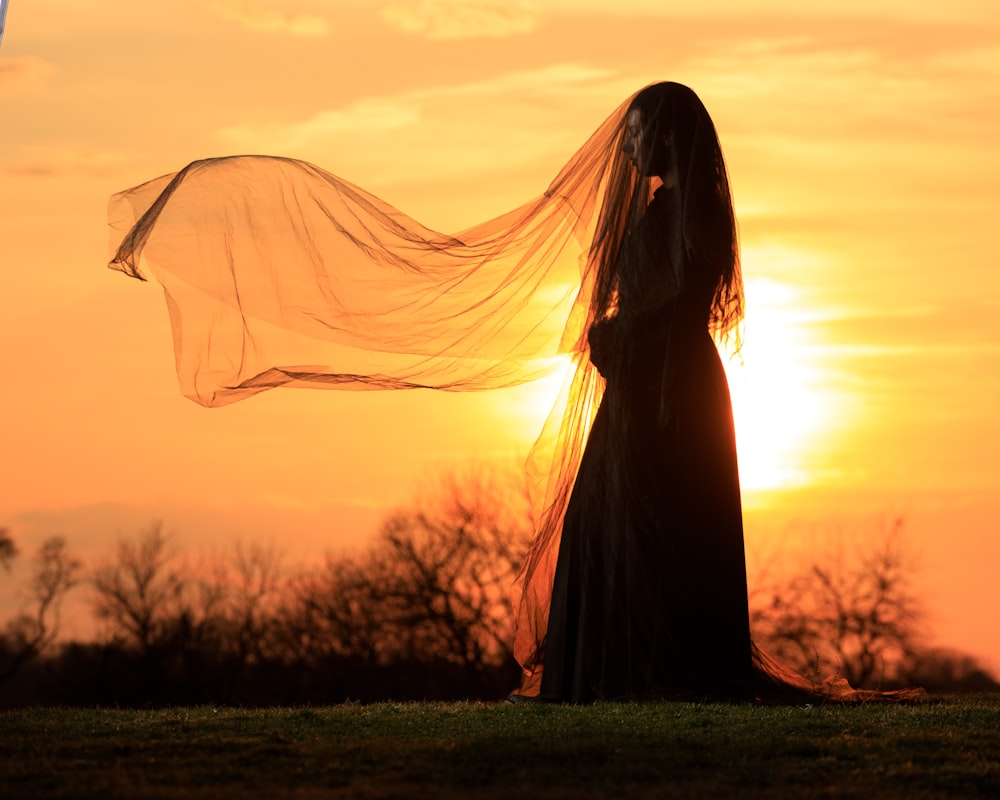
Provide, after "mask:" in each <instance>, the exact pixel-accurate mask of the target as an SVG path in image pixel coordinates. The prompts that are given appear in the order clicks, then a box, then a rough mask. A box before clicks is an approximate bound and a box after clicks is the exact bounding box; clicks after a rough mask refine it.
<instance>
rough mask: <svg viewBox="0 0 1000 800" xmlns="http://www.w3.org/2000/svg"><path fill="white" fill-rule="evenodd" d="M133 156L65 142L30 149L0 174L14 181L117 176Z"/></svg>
mask: <svg viewBox="0 0 1000 800" xmlns="http://www.w3.org/2000/svg"><path fill="white" fill-rule="evenodd" d="M128 161H129V157H127V156H125V155H123V154H122V153H119V152H115V151H109V150H95V149H92V148H83V147H79V146H74V145H67V144H63V143H54V144H51V145H47V146H45V147H35V148H29V149H27V150H26V151H24V152H22V154H21V155H20V156H19V157H15V158H13V159H12V160H10V161H9V162H7V163H0V174H3V175H6V176H8V177H11V178H62V177H66V176H68V175H81V176H84V177H88V178H101V177H105V176H107V175H112V174H114V173H115V172H116V171H117V170H118V169H119V168H120V167H121V166H122V165H123V164H126V163H127V162H128Z"/></svg>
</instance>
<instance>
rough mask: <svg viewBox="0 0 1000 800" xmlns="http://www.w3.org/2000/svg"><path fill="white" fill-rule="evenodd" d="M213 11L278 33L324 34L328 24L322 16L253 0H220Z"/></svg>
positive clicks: (249, 28)
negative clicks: (282, 9) (270, 5)
mask: <svg viewBox="0 0 1000 800" xmlns="http://www.w3.org/2000/svg"><path fill="white" fill-rule="evenodd" d="M214 8H215V10H216V12H218V13H219V14H220V15H222V16H223V17H225V18H226V19H229V20H232V21H234V22H237V23H239V24H240V25H242V26H243V27H244V28H247V29H248V30H251V31H258V32H260V33H280V34H286V35H289V36H326V35H327V34H328V33H329V32H330V24H329V22H328V21H327V20H326V19H325V18H324V17H320V16H316V15H314V14H309V13H306V12H291V13H286V12H284V11H278V10H277V9H275V8H271V7H269V6H266V5H264V4H263V3H260V2H256V1H255V0H220V1H219V2H217V3H216V4H215V6H214Z"/></svg>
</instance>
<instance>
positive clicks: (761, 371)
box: [494, 278, 844, 503]
mask: <svg viewBox="0 0 1000 800" xmlns="http://www.w3.org/2000/svg"><path fill="white" fill-rule="evenodd" d="M746 295H747V308H748V312H747V318H746V321H745V329H744V342H743V347H742V349H741V351H740V353H739V355H737V356H732V355H731V354H728V353H727V352H726V350H725V348H724V347H723V348H721V349H722V359H723V365H724V367H725V370H726V375H727V378H728V380H729V388H730V393H731V395H732V401H733V417H734V420H735V425H736V444H737V451H738V453H739V464H740V484H741V486H742V489H743V493H744V498H745V499H746V500H748V501H749V502H750V503H757V502H762V501H763V498H764V497H766V494H767V493H768V492H772V491H775V490H781V489H792V488H798V487H802V486H806V485H810V484H812V483H815V482H817V481H818V480H820V479H821V476H819V475H817V474H816V473H815V472H814V466H815V464H816V463H817V462H818V459H816V458H814V456H815V454H816V453H817V451H819V450H821V449H822V447H823V440H824V438H825V437H826V436H828V435H829V434H830V432H831V430H832V429H833V428H834V427H837V426H838V425H839V424H840V423H841V422H842V420H840V419H839V417H840V416H841V415H842V413H843V410H844V409H843V403H842V402H841V398H840V397H839V396H838V394H837V392H836V391H835V389H834V388H833V381H832V379H831V375H830V373H829V371H828V369H827V367H826V366H825V364H824V360H823V352H824V348H823V346H822V345H823V343H822V342H820V341H818V339H817V334H816V333H815V330H814V326H812V325H810V322H811V321H812V320H814V319H815V315H816V312H815V311H814V310H810V309H809V308H806V307H804V305H803V299H802V297H801V296H800V292H799V290H798V289H797V288H796V287H794V286H792V285H789V284H786V283H781V282H779V281H775V280H772V279H764V278H759V279H751V280H748V281H747V284H746ZM571 367H572V365H571V363H570V361H569V359H568V358H567V360H566V365H565V369H561V370H557V371H555V372H554V373H553V374H552V375H550V376H549V377H547V378H544V379H542V380H538V381H534V382H532V383H529V384H526V385H524V386H521V387H517V388H516V389H512V390H505V391H504V392H503V393H502V394H503V398H502V402H498V403H497V404H496V405H495V406H494V409H495V411H496V413H498V414H499V415H501V416H502V417H504V418H505V419H508V420H516V422H511V423H510V424H507V425H504V426H503V427H504V428H505V429H506V430H507V431H508V433H510V434H511V435H514V436H515V437H520V438H521V439H523V441H520V442H519V444H520V445H522V446H523V447H524V448H525V449H526V448H528V447H530V446H531V444H532V443H533V442H534V440H535V437H536V436H537V435H538V433H539V431H540V430H541V428H542V426H543V425H544V423H545V420H546V417H547V416H548V414H549V412H550V411H551V409H552V405H553V403H554V401H555V398H556V395H557V394H558V393H559V390H560V388H561V387H562V386H563V385H564V383H565V381H566V380H567V377H568V375H569V372H570V370H571Z"/></svg>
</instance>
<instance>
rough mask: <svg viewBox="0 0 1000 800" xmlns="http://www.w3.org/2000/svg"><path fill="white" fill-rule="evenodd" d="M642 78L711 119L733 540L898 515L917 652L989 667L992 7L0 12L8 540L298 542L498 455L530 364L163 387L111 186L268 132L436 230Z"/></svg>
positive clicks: (534, 427) (158, 340) (204, 6)
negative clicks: (911, 565) (687, 94)
mask: <svg viewBox="0 0 1000 800" xmlns="http://www.w3.org/2000/svg"><path fill="white" fill-rule="evenodd" d="M751 5H752V7H753V10H752V11H749V10H747V9H748V8H750V6H751ZM663 79H669V80H676V81H680V82H683V83H686V84H688V85H689V86H691V87H692V88H694V89H695V90H696V91H697V92H698V93H699V95H700V96H701V97H702V99H703V100H704V102H705V104H706V106H707V107H708V109H709V111H710V112H711V114H712V116H713V118H714V119H715V122H716V126H717V128H718V131H719V134H720V138H721V141H722V144H723V148H724V151H725V153H726V157H727V160H728V165H729V170H730V174H731V178H732V183H733V189H734V194H735V198H736V206H737V213H738V216H739V220H740V233H741V240H742V245H743V264H744V275H745V278H746V281H747V298H748V314H747V319H746V329H745V334H744V336H745V341H746V346H745V349H744V352H743V363H742V365H741V364H739V363H737V362H732V363H731V364H730V365H729V369H730V376H731V382H732V388H733V395H734V402H735V409H736V415H737V426H738V436H739V443H740V458H741V468H742V473H743V481H744V492H745V503H746V506H747V541H748V547H749V548H751V549H753V548H754V547H756V546H757V545H758V544H760V543H762V542H765V541H767V542H769V543H771V544H772V545H773V543H774V542H775V541H779V542H781V544H782V546H783V547H787V548H788V549H789V550H790V551H791V550H794V549H795V548H797V547H802V546H803V541H804V540H803V541H791V539H794V536H793V535H792V534H791V533H790V531H795V530H803V529H812V528H814V527H816V526H821V527H824V528H831V527H832V528H834V529H845V530H848V529H849V530H852V531H857V530H875V529H876V528H877V527H878V526H879V525H880V524H882V522H880V520H881V521H883V522H884V520H886V519H891V518H892V517H895V516H899V515H902V516H904V517H905V519H906V530H907V532H908V537H909V538H908V540H909V542H910V543H911V545H912V548H911V549H912V550H913V552H914V553H915V554H916V555H917V556H918V557H919V561H920V564H921V567H920V572H919V579H918V582H919V585H920V587H921V588H922V589H923V590H924V592H925V593H926V598H927V604H928V607H929V609H930V611H931V622H932V629H933V633H934V640H935V641H936V642H937V643H940V644H942V645H949V646H956V647H959V648H961V649H963V650H966V651H969V652H971V653H973V654H975V655H978V656H980V657H982V658H983V659H984V660H985V661H986V663H988V664H989V665H990V666H992V667H993V668H994V669H998V670H1000V623H998V622H997V620H996V616H995V608H996V607H997V606H998V604H1000V589H998V588H997V586H998V582H997V578H998V577H1000V566H998V565H1000V458H998V455H997V452H998V447H1000V422H998V416H997V411H998V408H1000V291H998V290H1000V278H998V276H997V268H998V258H997V254H996V251H997V246H996V242H995V239H996V229H997V225H998V222H1000V192H998V188H997V187H998V186H1000V146H998V143H1000V10H998V7H997V4H996V3H995V2H994V0H949V2H944V3H942V2H939V0H935V2H920V1H919V0H909V1H904V0H836V2H817V3H802V2H799V0H757V2H755V3H753V4H747V3H745V2H743V1H742V0H690V1H688V0H680V1H678V2H672V1H670V0H615V1H614V2H607V0H601V1H600V2H599V1H598V0H537V2H530V3H529V2H518V1H517V0H259V1H258V0H218V2H215V1H214V0H174V1H173V2H170V3H151V2H129V1H128V0H88V2H80V0H11V2H10V8H9V12H8V18H7V29H6V33H5V35H4V39H3V43H2V45H0V267H2V268H0V298H2V299H0V302H2V303H3V313H2V314H0V365H2V369H3V371H4V375H5V380H4V389H3V391H2V392H0V437H2V438H0V442H2V451H3V466H2V467H0V469H2V470H3V480H2V482H0V527H7V528H9V529H10V532H11V534H12V535H13V537H14V538H15V540H16V541H17V542H18V544H19V545H20V547H21V549H22V551H23V552H24V553H26V554H28V553H30V552H31V551H32V550H33V549H34V547H35V546H37V544H38V543H40V542H41V541H42V540H43V539H44V538H45V537H47V536H50V535H53V534H62V535H64V536H65V537H66V538H67V539H68V541H69V543H70V546H71V547H72V548H73V549H74V550H75V551H76V552H78V553H80V554H81V555H83V556H84V557H85V558H88V559H92V558H100V557H101V556H102V555H103V554H105V553H106V552H107V550H108V547H109V545H110V543H112V542H114V541H115V540H116V539H118V538H119V537H120V536H122V535H126V534H130V533H133V532H135V531H137V530H139V529H141V528H142V527H144V526H146V525H148V524H149V523H150V522H151V521H153V520H162V521H163V522H164V523H165V525H166V527H167V528H168V529H170V530H173V531H175V533H176V537H177V540H178V542H179V543H180V544H181V545H182V546H184V547H195V546H199V545H210V546H217V547H222V546H225V545H226V543H228V542H231V541H233V540H234V539H235V538H238V537H239V538H243V539H245V540H251V539H253V540H261V541H266V542H271V541H273V542H275V543H277V544H279V545H280V546H282V547H283V548H285V549H286V550H287V551H288V553H289V560H290V561H293V562H294V561H295V560H301V559H304V558H309V557H314V556H316V555H318V554H321V553H323V552H325V551H327V550H331V549H336V548H337V547H339V546H342V545H343V544H345V543H354V542H357V541H359V540H361V539H363V538H364V537H365V536H366V535H368V534H370V533H371V531H373V530H374V529H375V528H376V527H377V524H378V521H379V519H380V517H381V516H382V514H383V513H384V512H385V511H386V510H388V509H390V508H392V507H394V506H398V505H400V504H405V503H406V502H407V501H408V500H409V499H410V498H412V497H413V496H414V494H415V493H416V492H418V491H419V487H420V485H421V481H422V480H425V479H426V476H427V475H432V474H434V473H437V472H441V471H442V470H447V469H449V468H450V467H451V466H452V465H456V464H458V465H461V464H464V463H466V462H468V461H470V460H477V461H480V462H483V461H490V460H491V459H502V460H509V459H516V458H520V457H521V454H523V452H524V451H525V449H526V448H527V447H528V446H529V445H530V442H531V441H532V440H533V437H534V435H535V434H536V433H537V431H538V427H539V425H540V422H541V419H542V418H543V416H544V414H545V412H546V410H547V403H548V400H549V398H550V397H551V395H552V385H551V384H536V385H529V386H526V387H523V388H520V389H517V390H508V391H505V392H501V393H485V394H481V395H467V396H462V395H439V394H434V393H431V392H417V393H399V394H393V393H388V394H386V393H374V392H358V393H353V392H345V393H342V394H341V393H336V392H318V391H301V390H285V389H283V390H277V391H274V392H270V393H265V394H264V395H260V396H258V397H255V398H253V399H251V400H249V401H247V402H244V403H238V404H236V405H234V406H229V407H225V408H222V409H214V410H208V409H204V408H201V407H199V406H196V405H195V404H193V403H191V402H190V401H189V400H186V399H184V398H183V397H182V396H181V395H180V394H179V393H178V391H177V386H176V378H175V375H174V371H173V355H172V352H171V340H170V331H169V325H168V320H167V316H166V311H165V308H164V306H163V299H162V293H161V292H160V291H159V290H158V289H157V287H155V286H154V285H152V284H142V283H139V282H138V281H134V280H131V279H128V278H125V277H123V276H122V275H121V274H120V273H117V272H112V271H110V270H107V269H106V268H105V266H104V265H105V263H106V262H107V259H108V229H107V224H106V210H107V201H108V197H109V196H110V195H111V194H112V193H113V192H116V191H119V190H121V189H124V188H127V187H129V186H133V185H135V184H138V183H141V182H143V181H145V180H148V179H150V178H153V177H156V176H158V175H162V174H164V173H168V172H173V171H175V170H177V169H179V168H180V167H182V166H184V165H185V164H187V163H188V162H190V161H192V160H195V159H198V158H203V157H207V156H216V155H226V154H237V153H266V154H273V155H283V156H293V157H297V158H303V159H306V160H308V161H312V162H314V163H317V164H319V165H321V166H323V167H324V168H326V169H328V170H330V171H331V172H334V173H336V174H338V175H340V176H342V177H344V178H346V179H347V180H349V181H352V182H354V183H357V184H359V185H361V186H363V187H365V188H367V189H368V190H370V191H372V192H374V193H376V194H378V195H380V196H381V197H383V198H384V199H385V200H387V201H388V202H390V203H392V204H393V205H395V206H397V207H398V208H400V209H402V210H403V211H405V212H406V213H408V214H409V215H410V216H412V217H414V218H416V219H418V220H420V221H421V222H423V223H424V224H426V225H429V226H430V227H432V228H435V229H438V230H441V231H444V232H448V231H456V230H460V229H462V228H464V227H467V226H468V225H470V224H472V223H475V222H478V221H481V220H484V219H487V218H489V217H492V216H495V215H497V214H500V213H502V212H504V211H507V210H509V209H511V208H513V207H514V206H515V205H518V204H520V203H521V202H523V201H525V200H528V199H530V198H531V197H533V196H535V195H537V194H539V193H540V192H541V191H543V190H544V189H545V187H546V185H547V184H548V181H549V180H550V179H551V178H552V177H553V176H554V175H555V174H556V172H557V171H558V170H559V168H560V167H561V166H562V164H563V163H564V162H565V161H566V160H567V159H568V158H569V157H570V156H571V155H572V153H573V152H574V150H575V149H576V147H578V146H579V145H580V144H582V143H583V141H584V140H585V139H586V138H587V136H588V135H589V134H590V133H591V132H592V131H593V130H594V129H595V128H596V127H597V126H598V124H600V122H601V121H602V120H603V119H604V118H605V117H606V116H607V115H608V114H609V113H610V112H611V111H613V110H614V108H615V107H616V106H617V105H618V104H619V103H620V102H621V101H622V100H623V99H625V98H626V97H627V96H628V95H629V94H631V93H632V92H633V91H635V90H636V89H638V88H640V87H642V86H643V85H645V84H647V83H650V82H652V81H655V80H663ZM805 538H808V537H805ZM851 541H852V542H854V543H855V546H856V543H857V541H858V540H857V537H853V538H851ZM21 560H22V561H24V560H25V559H21ZM5 580H6V584H7V585H13V581H12V580H10V579H5ZM5 591H7V590H6V589H5ZM9 594H10V592H9V591H7V595H8V598H7V601H8V602H10V597H9Z"/></svg>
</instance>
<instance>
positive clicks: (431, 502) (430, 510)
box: [283, 468, 532, 691]
mask: <svg viewBox="0 0 1000 800" xmlns="http://www.w3.org/2000/svg"><path fill="white" fill-rule="evenodd" d="M531 532H532V524H531V514H530V510H529V504H528V500H527V491H526V487H525V485H524V481H523V477H522V475H521V473H519V472H514V471H510V472H501V471H497V470H494V471H487V470H485V469H482V468H480V469H472V470H470V471H469V472H467V473H463V474H451V475H448V476H445V477H443V478H441V479H439V481H438V482H437V485H435V486H434V487H433V488H432V489H431V490H430V491H429V492H425V493H424V495H423V496H422V498H421V499H420V500H419V501H418V502H416V503H415V504H414V505H413V506H412V507H410V508H406V509H402V510H399V511H396V512H395V513H393V514H392V515H390V516H389V518H388V519H387V520H386V522H385V523H384V525H383V527H382V530H381V531H380V533H379V534H378V536H377V538H376V539H375V541H374V542H373V543H372V545H371V547H370V548H369V549H368V550H366V551H365V552H363V553H361V554H360V555H356V556H350V557H339V558H330V559H328V561H327V565H326V567H325V569H323V570H321V571H319V572H316V573H314V574H312V575H306V576H301V577H300V578H298V579H297V580H295V581H294V582H293V584H292V596H293V598H294V599H293V601H292V602H291V603H289V604H288V605H287V606H286V608H285V611H284V615H283V619H284V624H283V630H284V631H285V634H286V637H287V638H286V641H287V642H288V646H289V647H290V648H292V649H294V652H295V653H296V654H297V657H298V658H299V659H302V660H308V661H309V662H310V663H311V664H313V665H314V666H318V665H320V664H323V663H330V662H331V660H335V659H340V660H344V659H349V660H352V661H353V662H354V663H356V664H358V665H360V666H363V667H365V668H368V669H385V668H387V667H389V666H390V665H393V664H403V663H407V664H413V665H416V664H430V663H432V662H434V663H438V664H441V665H448V669H449V670H451V671H452V672H455V671H457V673H455V674H459V673H460V674H461V675H463V676H464V677H463V680H465V681H466V685H477V681H479V678H480V677H481V676H482V675H483V674H484V671H486V672H490V671H491V670H493V671H495V670H496V669H497V668H498V667H501V666H505V665H507V662H509V661H510V660H511V659H512V653H511V648H512V643H513V624H514V609H513V597H512V595H513V593H514V581H515V578H516V576H517V574H518V571H519V569H520V565H521V559H522V558H523V556H524V554H525V552H526V551H527V548H528V543H529V541H530V537H531ZM490 674H492V673H490ZM484 680H486V679H484ZM478 685H480V686H481V687H482V690H483V691H487V689H486V688H485V684H482V683H481V682H480V683H479V684H478Z"/></svg>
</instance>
